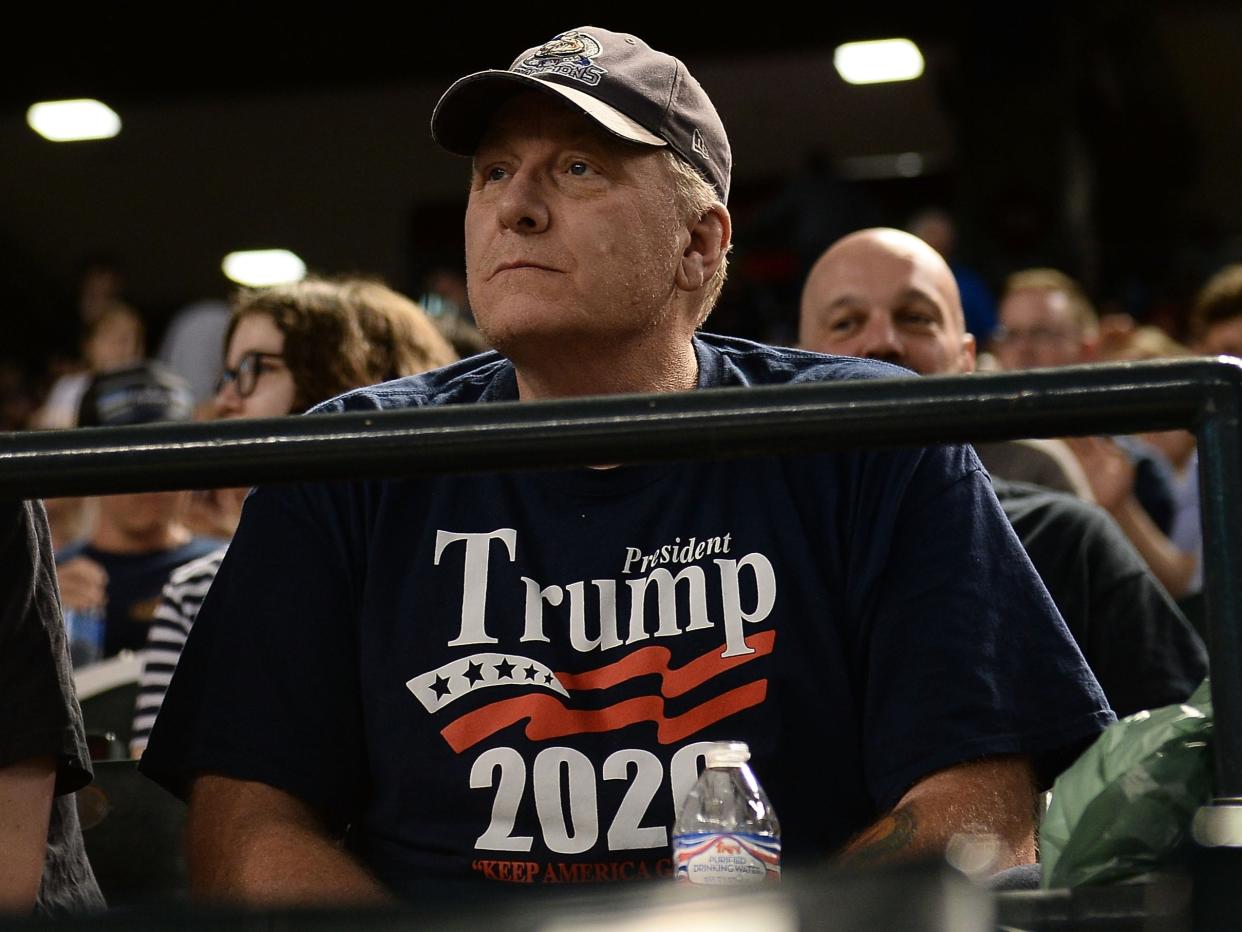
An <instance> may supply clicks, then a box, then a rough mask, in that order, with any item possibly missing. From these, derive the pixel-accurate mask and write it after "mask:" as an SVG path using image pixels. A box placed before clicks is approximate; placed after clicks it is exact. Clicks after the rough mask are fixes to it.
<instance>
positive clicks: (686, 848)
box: [673, 832, 781, 885]
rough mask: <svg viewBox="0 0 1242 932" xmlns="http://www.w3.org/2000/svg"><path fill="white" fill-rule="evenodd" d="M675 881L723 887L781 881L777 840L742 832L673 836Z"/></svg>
mask: <svg viewBox="0 0 1242 932" xmlns="http://www.w3.org/2000/svg"><path fill="white" fill-rule="evenodd" d="M673 863H674V864H675V865H676V868H677V879H678V880H679V881H687V882H689V883H701V884H714V885H727V884H742V883H759V882H762V881H765V880H780V879H781V840H780V839H779V838H773V837H772V836H770V835H750V834H747V833H744V832H728V833H717V832H692V833H688V834H685V835H674V836H673Z"/></svg>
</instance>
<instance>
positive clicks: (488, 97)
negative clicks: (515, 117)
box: [431, 70, 668, 155]
mask: <svg viewBox="0 0 1242 932" xmlns="http://www.w3.org/2000/svg"><path fill="white" fill-rule="evenodd" d="M524 90H535V91H542V92H544V93H548V94H554V95H556V96H557V97H559V98H561V99H562V100H564V101H566V102H567V103H569V104H571V105H572V106H573V107H574V108H575V109H577V110H580V111H581V112H582V113H584V114H586V115H587V116H589V117H590V118H591V119H592V120H594V121H595V122H596V123H598V124H599V125H600V126H602V127H603V128H604V129H606V130H608V132H610V133H612V134H613V135H614V136H617V137H619V138H621V139H624V140H627V141H628V142H635V143H639V144H640V145H645V146H667V145H668V143H667V142H666V141H665V140H663V139H661V138H660V137H659V136H657V135H656V134H655V133H652V132H651V131H650V130H648V129H646V128H645V127H643V126H641V125H640V124H638V123H636V122H634V121H633V120H632V119H630V118H629V117H628V116H626V115H625V114H624V113H622V112H621V111H620V110H617V109H616V108H614V107H610V106H609V105H608V104H606V103H604V102H603V101H601V100H597V99H596V98H594V97H592V96H591V95H590V94H587V93H584V92H583V91H580V90H578V89H577V88H574V87H566V86H564V85H562V84H555V83H553V82H551V81H545V80H543V79H541V78H537V77H533V76H531V75H526V74H517V73H515V72H512V71H497V70H493V71H479V72H476V73H474V74H468V75H466V76H465V77H464V78H460V79H458V80H457V81H455V82H454V83H453V86H452V87H450V88H449V89H448V90H447V91H445V92H444V96H443V97H441V98H440V102H439V103H438V104H436V109H435V111H434V112H433V113H432V114H431V137H432V139H434V140H435V141H436V142H437V143H438V144H439V145H440V146H442V147H443V148H445V149H447V150H448V151H449V152H454V153H456V154H457V155H474V152H475V150H476V149H477V148H478V147H479V141H480V140H481V139H482V138H483V133H484V132H485V131H486V130H487V125H488V123H490V122H491V119H492V117H493V116H494V115H495V113H496V111H497V110H498V109H500V107H501V105H503V104H504V103H505V102H506V101H507V100H509V99H510V98H512V97H513V96H515V95H516V94H519V93H521V92H522V91H524Z"/></svg>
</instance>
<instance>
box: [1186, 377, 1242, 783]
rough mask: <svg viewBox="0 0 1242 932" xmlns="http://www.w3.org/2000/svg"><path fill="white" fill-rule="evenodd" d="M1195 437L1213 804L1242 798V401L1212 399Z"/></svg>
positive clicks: (1225, 395) (1240, 396)
mask: <svg viewBox="0 0 1242 932" xmlns="http://www.w3.org/2000/svg"><path fill="white" fill-rule="evenodd" d="M1197 435H1198V451H1199V452H1198V456H1199V502H1200V517H1201V522H1202V527H1201V534H1202V538H1201V539H1202V546H1203V556H1202V559H1203V599H1204V620H1205V622H1206V624H1205V628H1206V639H1207V642H1208V656H1209V657H1210V658H1211V663H1212V702H1213V707H1214V709H1215V712H1216V734H1215V747H1214V748H1213V751H1214V755H1213V757H1214V768H1215V789H1216V797H1217V798H1218V799H1222V800H1226V799H1232V800H1236V799H1238V798H1242V393H1238V392H1224V391H1222V392H1217V393H1215V394H1214V395H1213V397H1212V399H1211V402H1210V407H1209V410H1208V411H1207V412H1206V416H1205V417H1204V418H1203V420H1202V422H1201V424H1200V426H1199V430H1198V432H1197Z"/></svg>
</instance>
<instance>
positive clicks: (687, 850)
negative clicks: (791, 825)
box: [673, 741, 781, 885]
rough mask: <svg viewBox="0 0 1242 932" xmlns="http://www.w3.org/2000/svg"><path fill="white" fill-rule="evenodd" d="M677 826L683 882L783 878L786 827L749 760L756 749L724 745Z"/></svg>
mask: <svg viewBox="0 0 1242 932" xmlns="http://www.w3.org/2000/svg"><path fill="white" fill-rule="evenodd" d="M706 757H707V760H706V767H705V768H704V770H703V773H702V774H701V775H700V776H699V780H698V782H697V783H695V784H694V787H693V789H691V790H690V793H689V795H687V796H686V800H685V802H684V803H682V806H681V811H680V812H679V813H678V814H677V821H676V822H675V823H674V824H673V863H674V865H675V866H676V868H677V873H676V877H677V880H679V881H686V882H688V883H699V884H716V885H725V884H744V883H757V882H762V881H765V880H780V879H781V824H780V822H779V821H778V820H777V818H776V813H775V812H773V811H772V804H771V803H770V802H768V797H767V794H766V793H764V792H763V787H761V786H760V785H759V781H758V780H756V779H755V775H754V773H752V772H751V769H750V767H748V766H747V765H746V762H747V761H748V760H750V748H748V747H747V746H746V745H745V744H744V743H742V742H741V741H722V742H719V743H717V744H714V745H712V746H711V747H709V748H708V749H707V755H706Z"/></svg>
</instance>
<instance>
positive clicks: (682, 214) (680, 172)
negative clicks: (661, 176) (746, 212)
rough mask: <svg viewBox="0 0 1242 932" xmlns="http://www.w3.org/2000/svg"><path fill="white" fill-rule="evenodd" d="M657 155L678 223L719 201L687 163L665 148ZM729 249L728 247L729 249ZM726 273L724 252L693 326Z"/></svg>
mask: <svg viewBox="0 0 1242 932" xmlns="http://www.w3.org/2000/svg"><path fill="white" fill-rule="evenodd" d="M661 155H663V157H664V164H665V166H666V167H667V168H668V172H669V177H670V178H671V179H672V182H673V204H674V206H675V207H676V209H677V214H678V217H679V218H680V219H681V220H684V221H689V220H698V219H699V218H701V217H702V216H703V215H704V214H706V213H707V212H708V211H709V210H711V209H712V207H714V206H715V205H717V204H719V203H720V202H721V201H720V196H719V195H718V194H717V193H716V189H715V188H713V187H712V186H711V184H710V183H709V182H708V181H707V179H705V178H704V177H703V176H702V175H700V174H699V172H698V170H697V169H696V168H695V167H694V166H692V165H691V164H690V163H689V162H687V161H686V160H685V159H683V158H682V157H681V156H680V155H678V154H677V153H676V152H674V151H673V150H671V149H665V150H664V151H663V152H662V153H661ZM731 246H732V244H730V248H731ZM728 274H729V255H728V252H726V253H725V254H724V255H722V256H721V257H720V265H718V266H716V271H715V272H714V273H712V277H711V278H710V279H708V281H707V282H705V283H704V286H703V297H702V304H700V305H699V319H698V321H697V322H696V326H702V324H703V322H704V321H705V320H707V317H708V315H709V314H711V312H712V309H713V308H715V306H716V302H717V301H718V300H720V292H721V291H722V290H723V288H724V283H725V278H726V277H727V276H728Z"/></svg>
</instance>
